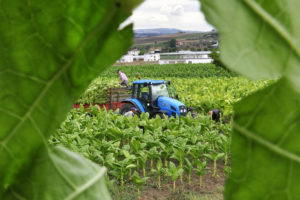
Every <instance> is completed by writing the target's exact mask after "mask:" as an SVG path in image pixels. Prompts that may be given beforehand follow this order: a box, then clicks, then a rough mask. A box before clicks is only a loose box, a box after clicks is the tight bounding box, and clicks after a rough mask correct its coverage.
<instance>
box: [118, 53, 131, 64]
mask: <svg viewBox="0 0 300 200" xmlns="http://www.w3.org/2000/svg"><path fill="white" fill-rule="evenodd" d="M117 62H120V63H129V62H133V55H128V54H126V55H124V56H122V57H121V58H120V60H118V61H117Z"/></svg>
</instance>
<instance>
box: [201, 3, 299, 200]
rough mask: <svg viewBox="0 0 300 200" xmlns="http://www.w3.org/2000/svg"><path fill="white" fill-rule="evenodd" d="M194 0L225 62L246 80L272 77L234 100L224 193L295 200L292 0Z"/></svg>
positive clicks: (296, 52) (294, 12)
mask: <svg viewBox="0 0 300 200" xmlns="http://www.w3.org/2000/svg"><path fill="white" fill-rule="evenodd" d="M202 3H203V4H202V5H203V7H202V8H203V11H204V12H205V14H206V17H207V19H208V20H209V21H210V22H211V23H212V24H213V25H215V26H216V27H217V28H218V30H219V33H220V38H221V44H222V46H221V58H222V61H223V62H224V63H225V64H226V66H228V67H229V68H230V69H232V70H234V71H237V72H239V73H241V74H242V75H244V76H246V77H249V78H252V79H258V78H275V77H276V78H278V77H280V80H279V81H278V82H277V83H274V84H273V85H271V86H269V87H267V88H265V89H264V90H262V91H258V92H256V93H254V94H252V95H251V96H249V97H247V98H245V99H244V100H242V101H241V102H239V103H238V104H237V105H236V106H235V117H234V124H233V127H234V134H233V136H232V172H231V174H232V175H231V177H230V178H229V180H228V181H227V184H226V188H225V198H226V199H230V200H237V199H282V200H284V199H299V196H300V195H299V191H298V189H297V188H298V187H299V181H298V176H297V174H298V173H299V168H298V166H299V161H300V158H299V150H300V149H299V144H298V142H297V141H298V138H299V131H300V123H299V115H300V101H299V99H300V76H299V75H300V70H299V69H300V68H299V56H300V50H299V44H298V40H299V34H298V33H299V31H300V29H299V21H298V20H297V19H298V16H299V14H298V13H299V12H298V10H299V8H300V3H299V1H290V0H287V1H279V0H276V1H253V0H245V1H236V0H231V1H226V3H225V2H222V1H217V0H203V1H202ZM237 11H238V12H237ZM278 13H281V14H280V15H278ZM231 30H234V31H231ZM274 41H276V43H274Z"/></svg>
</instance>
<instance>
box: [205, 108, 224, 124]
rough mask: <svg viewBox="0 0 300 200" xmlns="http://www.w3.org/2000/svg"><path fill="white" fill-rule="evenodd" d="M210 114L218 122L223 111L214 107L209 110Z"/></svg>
mask: <svg viewBox="0 0 300 200" xmlns="http://www.w3.org/2000/svg"><path fill="white" fill-rule="evenodd" d="M208 114H209V115H210V116H211V119H212V120H214V121H216V122H218V121H220V117H221V111H220V110H218V109H213V110H211V111H209V112H208Z"/></svg>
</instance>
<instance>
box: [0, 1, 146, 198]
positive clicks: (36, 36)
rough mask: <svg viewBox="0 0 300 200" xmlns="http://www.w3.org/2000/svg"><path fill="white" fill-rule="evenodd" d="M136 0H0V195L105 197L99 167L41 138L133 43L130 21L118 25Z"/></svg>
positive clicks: (10, 196) (6, 196) (136, 2)
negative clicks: (53, 147) (55, 147)
mask: <svg viewBox="0 0 300 200" xmlns="http://www.w3.org/2000/svg"><path fill="white" fill-rule="evenodd" d="M140 1H141V0H118V1H117V0H105V1H92V0H85V1H60V0H53V1H40V0H31V1H18V0H10V1H0V21H1V23H0V88H1V94H0V123H1V126H0V159H1V162H0V169H1V170H0V198H1V196H5V198H6V199H9V198H11V199H16V198H19V199H22V198H24V199H64V198H66V199H74V198H75V197H81V198H82V197H83V196H80V194H81V189H82V187H86V188H85V190H84V191H83V192H84V195H85V196H84V199H100V196H102V197H103V198H104V197H107V193H106V191H105V192H103V193H101V194H100V192H101V191H104V189H101V188H103V187H104V186H103V184H101V183H102V182H103V181H101V180H100V178H102V176H101V177H100V175H102V174H104V169H101V168H100V167H98V166H95V165H94V164H91V163H89V162H88V161H86V160H85V159H83V158H80V157H78V156H75V155H73V154H72V153H69V152H67V151H66V150H57V149H54V150H51V149H48V147H47V142H46V141H47V137H48V136H49V135H50V134H51V133H53V132H54V131H55V130H56V129H57V128H58V127H59V124H60V123H61V122H62V120H63V119H64V118H65V114H66V113H67V111H68V110H69V109H70V108H71V107H72V103H73V102H74V100H76V99H78V97H79V95H80V94H81V93H82V92H83V90H84V89H85V88H86V87H87V85H88V84H89V83H90V81H91V80H93V79H94V78H95V77H96V76H97V75H98V74H99V73H100V72H101V71H102V70H103V69H105V67H107V66H109V65H110V64H112V63H113V62H114V61H115V60H116V59H118V58H119V57H121V55H123V54H124V53H125V52H126V51H127V49H128V48H129V47H130V45H131V43H132V38H133V32H132V27H131V26H128V27H126V28H124V29H123V30H120V31H119V30H118V27H119V25H120V23H122V22H123V21H124V20H125V19H126V18H127V17H128V16H130V14H131V11H132V9H133V8H134V7H135V6H136V5H137V4H138V3H139V2H140ZM77 176H78V177H77ZM89 183H92V184H91V185H89ZM96 183H97V185H98V186H96V185H95V184H96ZM94 185H95V186H94ZM94 187H99V188H100V189H99V190H95V188H94ZM87 190H88V191H87ZM56 191H57V192H58V194H55V192H56ZM95 191H97V192H99V193H97V194H96V193H95ZM78 192H79V193H80V194H79V195H77V196H76V195H74V196H72V194H75V193H78ZM52 195H57V198H55V197H56V196H53V197H52V198H51V196H52ZM1 199H2V198H1Z"/></svg>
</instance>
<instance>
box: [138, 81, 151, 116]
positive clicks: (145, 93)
mask: <svg viewBox="0 0 300 200" xmlns="http://www.w3.org/2000/svg"><path fill="white" fill-rule="evenodd" d="M149 94H150V93H149V87H148V85H146V86H144V85H139V93H138V99H139V100H140V102H141V103H142V105H143V107H144V109H145V110H146V111H147V110H148V109H147V107H148V106H147V104H148V103H149V96H150V95H149Z"/></svg>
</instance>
